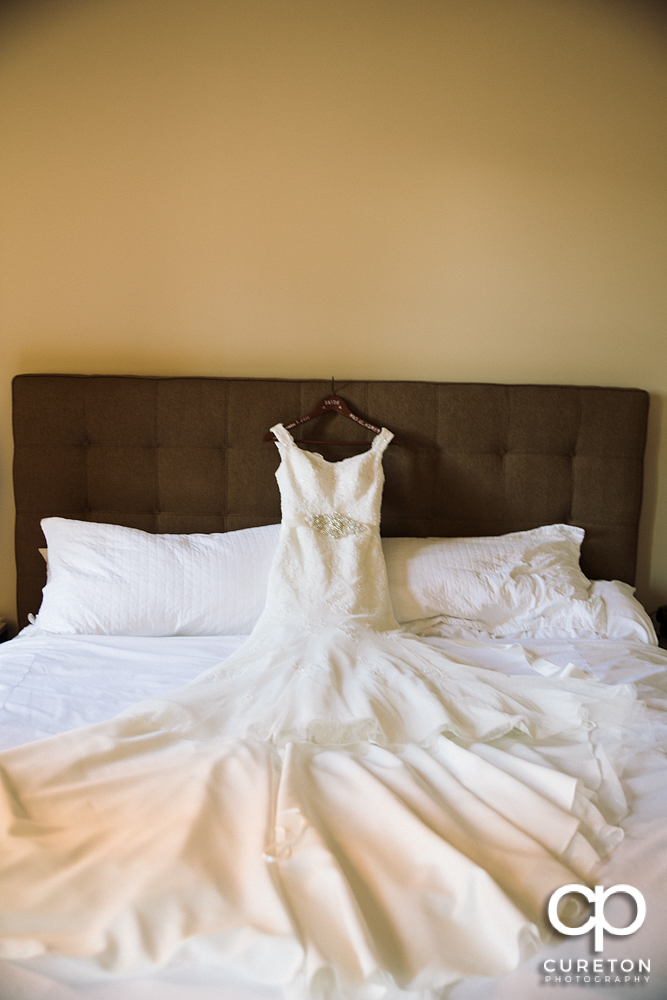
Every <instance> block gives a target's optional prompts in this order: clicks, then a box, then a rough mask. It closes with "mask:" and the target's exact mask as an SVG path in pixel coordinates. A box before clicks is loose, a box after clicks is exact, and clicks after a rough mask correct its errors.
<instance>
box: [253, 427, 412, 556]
mask: <svg viewBox="0 0 667 1000" xmlns="http://www.w3.org/2000/svg"><path fill="white" fill-rule="evenodd" d="M271 430H272V431H273V433H274V435H275V436H276V438H277V443H278V450H279V451H280V457H281V463H280V466H279V468H278V471H277V472H276V479H277V480H278V486H279V487H280V499H281V504H282V521H283V524H288V525H291V524H292V522H296V523H303V522H304V519H306V520H307V519H308V518H323V519H324V520H323V521H319V522H317V526H316V527H315V530H320V531H323V532H324V533H325V534H328V535H329V536H331V537H336V536H338V537H343V536H344V535H348V534H352V533H354V532H355V528H354V526H353V524H351V523H349V522H351V521H356V522H357V524H359V525H362V526H366V527H378V525H379V523H380V505H381V503H382V486H383V483H384V475H383V472H382V454H383V452H384V450H385V448H386V447H387V445H388V444H389V442H390V441H391V439H392V437H393V434H392V433H391V431H388V430H387V429H386V428H384V429H383V430H382V431H381V432H380V433H379V434H378V435H377V436H376V437H375V439H374V440H373V443H372V445H371V447H370V449H369V450H368V451H366V452H363V453H362V454H360V455H354V456H353V457H352V458H346V459H343V461H341V462H327V461H326V460H325V459H324V458H322V456H321V455H318V454H317V453H314V452H308V451H301V449H300V448H299V447H298V446H297V445H296V443H295V442H294V440H293V438H292V436H291V435H290V434H289V432H288V431H286V430H285V428H284V427H283V425H282V424H276V426H275V427H272V428H271ZM340 518H343V519H345V520H346V521H347V522H348V523H347V524H337V523H336V519H340ZM308 523H309V522H308ZM311 526H312V525H311ZM360 530H361V529H360V528H357V529H356V531H357V532H360Z"/></svg>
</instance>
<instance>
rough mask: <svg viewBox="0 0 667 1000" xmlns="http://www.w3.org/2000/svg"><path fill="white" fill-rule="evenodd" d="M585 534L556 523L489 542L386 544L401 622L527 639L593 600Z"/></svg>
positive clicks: (396, 540) (416, 540)
mask: <svg viewBox="0 0 667 1000" xmlns="http://www.w3.org/2000/svg"><path fill="white" fill-rule="evenodd" d="M583 537H584V531H583V529H582V528H575V527H573V526H572V525H569V524H552V525H547V526H546V527H542V528H534V529H533V530H531V531H516V532H513V533H512V534H509V535H497V536H495V535H494V536H489V537H486V538H386V539H385V540H384V553H385V559H386V562H387V574H388V577H389V589H390V591H391V598H392V602H393V606H394V614H395V615H396V618H397V619H398V621H400V622H408V621H414V620H415V619H424V618H434V617H437V616H442V615H444V616H447V617H449V618H453V619H458V620H461V622H462V623H466V624H467V625H469V626H472V627H473V628H476V629H478V630H479V631H484V632H487V633H489V634H499V633H500V634H504V633H505V632H522V631H525V629H526V628H528V627H530V625H531V623H534V622H535V621H536V620H538V619H540V618H543V617H545V616H547V617H548V616H549V615H551V614H553V612H554V610H555V609H556V608H557V607H559V606H562V605H563V603H564V602H571V601H572V600H575V601H586V600H587V598H588V596H589V593H588V590H589V587H590V582H589V580H587V579H586V577H585V576H584V574H583V573H582V572H581V569H580V568H579V550H580V547H581V542H582V540H583Z"/></svg>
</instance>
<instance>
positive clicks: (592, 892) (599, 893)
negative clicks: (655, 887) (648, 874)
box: [548, 884, 646, 951]
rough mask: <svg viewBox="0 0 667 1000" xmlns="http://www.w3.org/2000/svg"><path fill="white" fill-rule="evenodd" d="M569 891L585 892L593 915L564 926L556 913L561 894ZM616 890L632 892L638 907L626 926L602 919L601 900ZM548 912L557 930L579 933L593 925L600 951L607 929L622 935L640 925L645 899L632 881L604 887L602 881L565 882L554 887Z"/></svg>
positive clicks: (584, 932) (644, 917)
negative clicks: (591, 883)
mask: <svg viewBox="0 0 667 1000" xmlns="http://www.w3.org/2000/svg"><path fill="white" fill-rule="evenodd" d="M570 892H576V893H578V894H579V895H580V896H585V898H586V899H587V900H588V902H589V903H592V904H593V915H592V916H591V917H589V918H588V920H587V921H586V923H585V924H582V925H581V926H580V927H566V926H565V924H563V923H562V922H561V920H560V918H559V916H558V904H559V903H560V901H561V899H562V898H563V896H567V895H568V893H570ZM616 892H626V893H627V894H628V896H632V898H633V899H634V901H635V905H636V907H637V916H636V917H635V919H634V920H633V921H632V923H631V924H628V926H627V927H614V926H613V925H612V924H609V923H607V921H606V920H605V916H604V904H605V902H606V901H607V899H608V898H609V897H610V896H613V895H614V893H616ZM548 913H549V922H550V924H551V926H552V927H553V928H555V930H557V931H560V933H561V934H568V935H570V936H572V935H577V936H578V935H579V934H587V933H588V931H590V929H591V928H592V927H594V928H595V950H596V951H602V935H603V933H604V931H609V933H610V934H619V935H625V934H632V932H633V931H636V930H637V929H638V928H639V927H641V925H642V924H643V923H644V920H645V919H646V903H645V901H644V897H643V896H642V894H641V892H640V891H639V889H635V888H634V886H632V885H612V887H611V889H605V888H604V886H602V885H596V886H595V889H589V888H588V886H587V885H576V884H575V885H564V886H562V887H561V888H560V889H556V891H555V892H554V893H553V895H552V896H551V899H550V900H549V910H548Z"/></svg>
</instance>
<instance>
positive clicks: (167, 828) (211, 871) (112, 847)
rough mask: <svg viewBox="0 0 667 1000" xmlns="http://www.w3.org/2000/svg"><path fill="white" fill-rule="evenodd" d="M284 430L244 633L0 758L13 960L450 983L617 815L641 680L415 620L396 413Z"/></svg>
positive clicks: (493, 955)
mask: <svg viewBox="0 0 667 1000" xmlns="http://www.w3.org/2000/svg"><path fill="white" fill-rule="evenodd" d="M273 431H274V433H275V435H276V438H277V441H278V448H279V450H280V454H281V464H280V467H279V469H278V472H277V478H278V482H279V486H280V491H281V498H282V511H283V520H282V529H281V534H280V541H279V544H278V550H277V552H276V556H275V559H274V562H273V566H272V569H271V573H270V579H269V588H268V598H267V602H266V607H265V610H264V612H263V614H262V616H261V618H260V620H259V622H258V623H257V625H256V627H255V629H254V631H253V633H252V635H251V636H250V637H249V639H248V640H247V642H246V643H245V644H244V646H243V647H242V648H241V649H240V650H239V651H238V652H237V653H236V654H234V655H233V656H231V657H230V658H229V659H227V660H225V661H224V662H222V663H220V664H219V665H218V666H216V667H214V668H213V669H211V670H208V671H207V672H206V673H204V674H202V675H201V676H200V677H199V678H197V680H196V681H195V682H194V683H193V684H191V685H190V686H188V687H187V688H185V689H183V690H181V691H177V692H175V693H174V694H173V695H171V696H170V697H167V698H164V697H163V698H161V699H157V700H152V701H149V702H144V703H142V704H140V705H137V706H134V707H133V708H132V709H130V710H128V711H126V712H124V713H123V714H122V715H120V716H118V717H116V718H115V719H113V720H111V721H109V722H104V723H99V724H96V725H92V726H88V727H86V728H84V729H80V730H76V731H73V732H70V733H65V734H62V735H59V736H55V737H52V738H49V739H46V740H42V741H39V742H37V743H34V744H29V745H26V746H23V747H19V748H16V749H14V750H10V751H6V752H5V753H3V754H0V765H1V768H0V770H1V773H2V776H3V787H4V799H3V810H4V812H3V814H2V818H3V826H4V829H3V838H2V848H3V855H2V857H3V861H2V866H1V870H0V957H3V958H9V959H25V958H28V957H32V956H38V955H60V956H63V958H62V959H61V960H60V961H62V962H63V963H64V965H63V967H68V968H70V967H72V968H73V967H74V966H76V968H77V969H78V970H79V973H77V974H80V975H81V976H84V975H90V976H95V975H99V976H103V975H110V976H127V975H141V974H144V973H147V972H149V971H150V970H151V969H154V968H155V967H156V966H157V965H161V964H164V963H167V962H179V961H181V962H186V961H190V960H197V961H205V962H206V963H208V964H209V965H216V964H218V965H220V966H223V967H225V968H233V969H235V970H237V971H239V970H240V971H244V972H246V973H248V974H249V975H251V976H252V977H253V978H254V979H255V980H259V981H261V982H264V983H270V984H273V985H283V986H285V988H286V989H287V990H288V992H289V991H290V990H291V991H292V994H293V995H294V996H315V997H318V996H319V997H327V998H329V997H335V996H341V997H355V998H369V1000H370V998H373V1000H376V998H380V997H385V996H386V997H389V996H393V995H400V992H401V990H409V991H413V992H416V993H418V994H419V995H423V996H427V995H428V996H431V995H442V993H443V991H445V990H446V988H447V986H448V985H449V984H451V983H454V982H456V981H457V980H459V979H460V978H461V977H463V976H468V975H481V976H490V975H496V974H500V973H502V972H505V971H508V970H510V969H512V968H514V967H516V966H517V964H518V963H519V962H520V961H521V960H522V959H523V958H524V957H526V956H527V955H529V954H530V953H531V952H532V951H534V950H535V949H536V948H537V947H538V946H539V944H540V941H541V940H542V939H543V938H544V936H545V935H547V933H548V929H547V928H546V927H545V926H544V913H545V906H546V901H547V900H548V898H549V896H550V894H551V893H552V892H553V891H554V890H555V889H556V888H558V887H560V886H562V885H565V884H567V883H570V882H573V881H577V882H579V881H586V880H587V879H588V878H589V877H590V875H591V873H592V872H593V870H594V869H595V866H596V865H597V864H598V863H599V861H600V859H601V858H603V857H605V856H606V855H607V854H608V853H609V851H610V850H611V849H612V848H613V847H614V845H615V844H616V843H617V842H618V841H619V840H620V838H621V837H622V832H621V830H620V829H619V828H618V826H617V825H616V823H617V822H618V820H619V819H620V818H621V817H622V815H623V814H624V812H625V811H626V809H625V800H624V797H623V792H622V789H621V785H620V782H619V779H618V771H620V768H621V767H622V745H623V741H624V740H626V741H627V737H628V733H630V734H631V735H632V734H633V733H636V732H638V730H639V728H640V725H641V721H642V718H641V713H642V710H643V709H642V706H641V704H640V703H638V702H637V701H636V700H635V696H634V693H633V689H632V688H630V687H627V686H620V687H615V688H614V687H607V686H605V685H602V684H600V683H598V682H596V681H593V680H589V679H580V678H576V677H562V678H556V679H545V678H543V677H541V676H536V677H527V676H518V677H516V676H515V677H512V676H506V675H504V674H500V673H496V672H494V671H492V670H490V669H486V668H483V667H474V666H470V665H469V664H468V663H465V662H456V661H455V660H454V659H453V658H451V657H450V656H445V655H444V654H443V653H441V652H440V651H439V650H438V649H436V648H434V647H433V646H432V645H429V644H428V643H427V642H426V641H425V640H423V639H420V638H418V637H417V636H414V635H412V634H410V633H406V632H405V631H403V630H402V629H401V627H400V626H399V624H398V623H397V622H396V621H395V619H394V616H393V612H392V608H391V603H390V600H389V593H388V588H387V577H386V570H385V565H384V560H383V555H382V548H381V544H380V536H379V515H380V502H381V492H382V484H383V473H382V453H383V451H384V449H385V447H386V445H387V444H388V442H389V440H390V439H391V434H390V432H389V431H386V430H383V431H382V433H381V434H379V435H378V436H377V437H376V438H375V440H374V441H373V444H372V446H371V448H370V450H369V451H367V452H365V453H363V454H360V455H357V456H355V457H353V458H348V459H346V460H344V461H341V462H337V463H329V462H326V461H325V460H324V459H323V458H321V457H320V456H319V455H317V454H312V453H308V452H303V451H300V450H299V448H298V447H297V446H296V444H295V443H294V441H293V440H292V438H291V437H290V435H289V434H288V433H287V432H286V431H285V430H284V428H283V427H282V425H280V424H279V425H277V426H276V427H274V428H273ZM633 738H637V739H638V738H639V737H634V736H633ZM68 963H69V965H68ZM72 963H74V965H72Z"/></svg>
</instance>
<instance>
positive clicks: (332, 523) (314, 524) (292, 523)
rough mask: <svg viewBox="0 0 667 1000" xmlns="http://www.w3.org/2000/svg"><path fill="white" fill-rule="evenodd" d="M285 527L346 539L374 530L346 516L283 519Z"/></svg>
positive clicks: (372, 525)
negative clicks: (311, 529) (309, 530)
mask: <svg viewBox="0 0 667 1000" xmlns="http://www.w3.org/2000/svg"><path fill="white" fill-rule="evenodd" d="M282 523H283V524H284V525H286V526H287V527H288V528H303V527H308V528H313V529H314V530H315V531H321V532H322V533H323V534H325V535H330V536H331V538H345V537H346V536H347V535H361V534H363V533H364V532H365V531H366V530H367V529H369V528H374V527H376V525H374V524H362V522H361V521H355V520H354V518H352V517H346V516H345V514H305V515H304V516H303V517H298V516H297V517H286V518H283V522H282Z"/></svg>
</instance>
